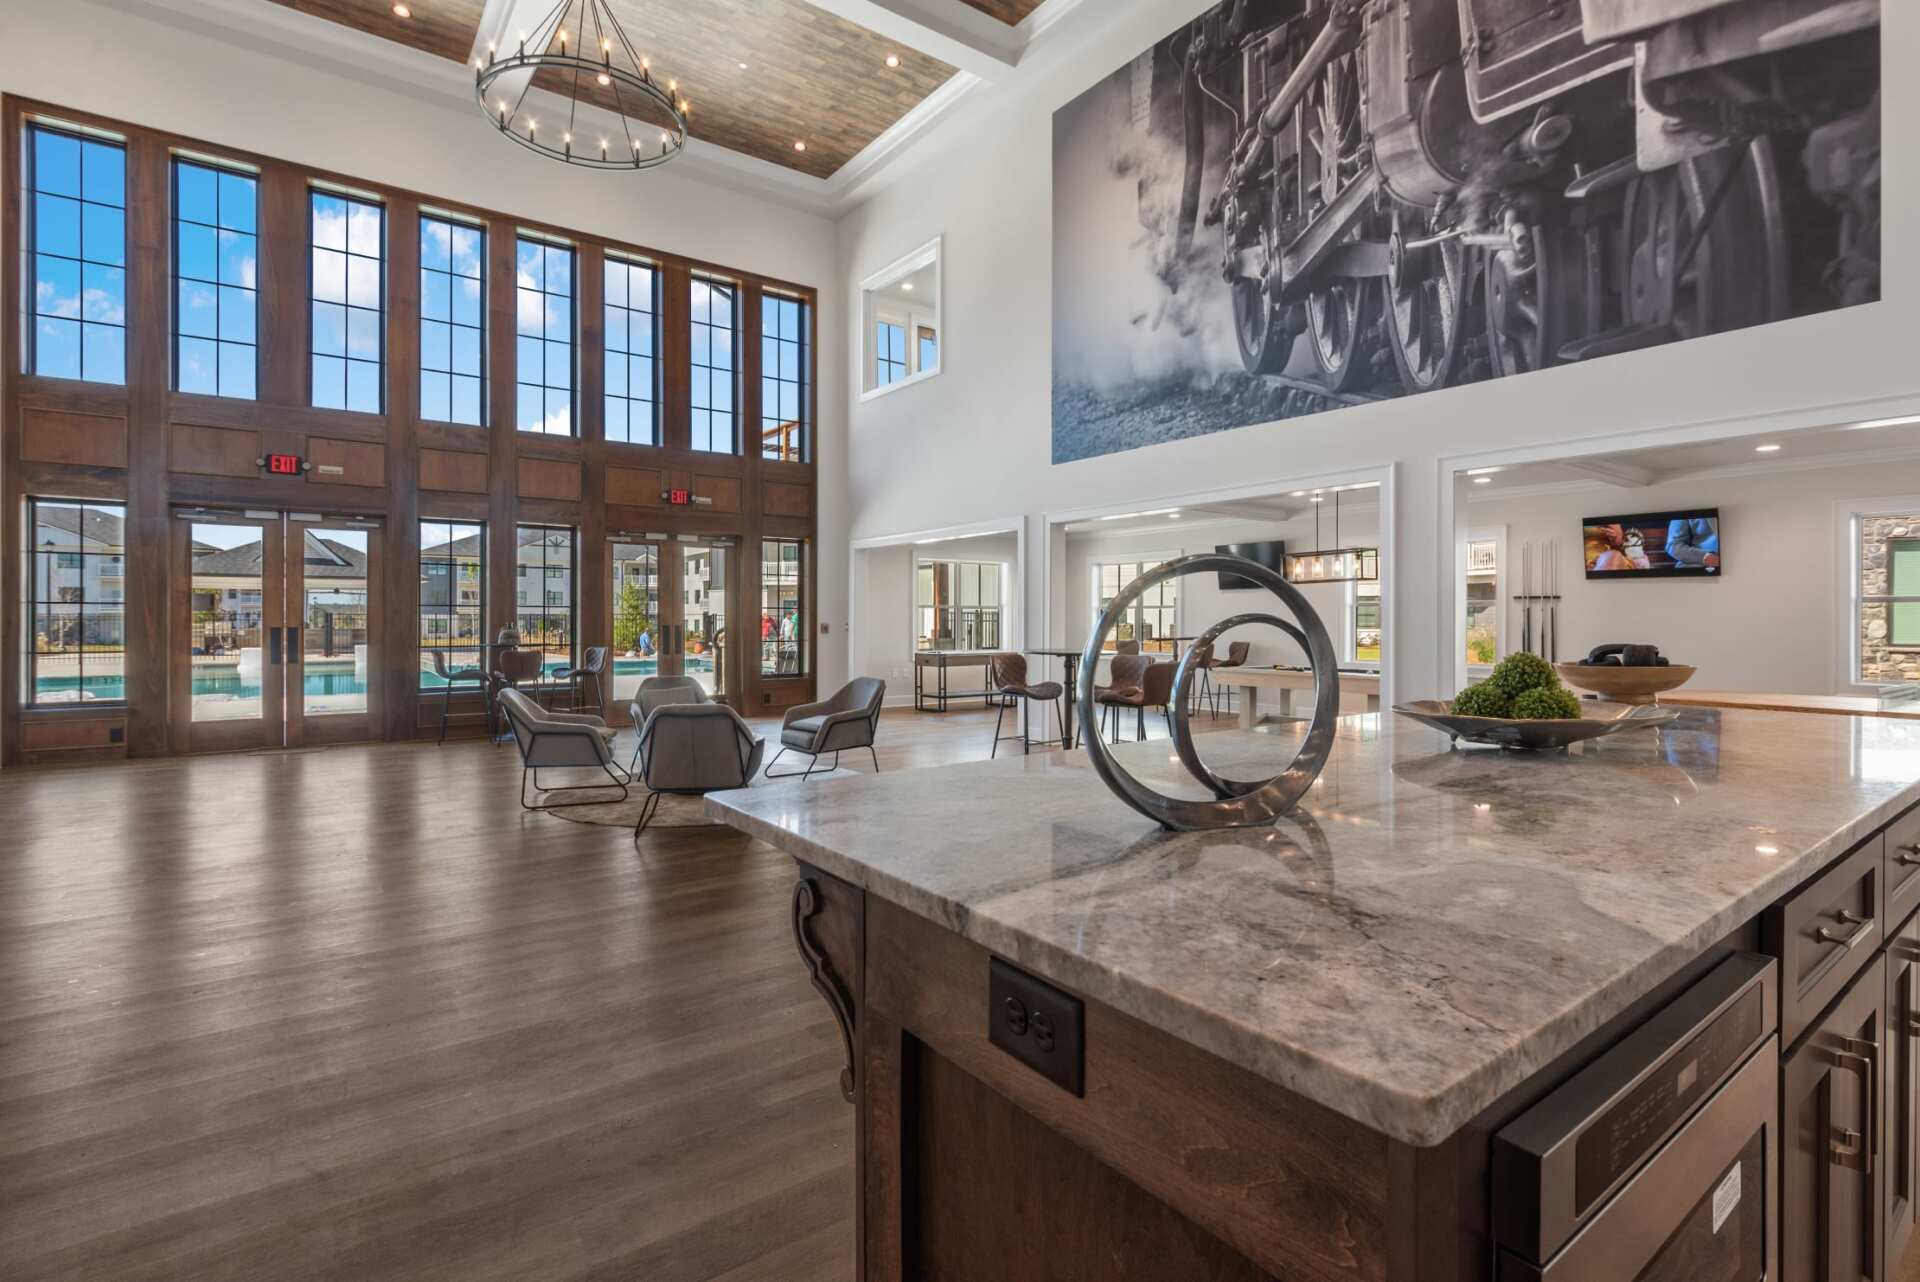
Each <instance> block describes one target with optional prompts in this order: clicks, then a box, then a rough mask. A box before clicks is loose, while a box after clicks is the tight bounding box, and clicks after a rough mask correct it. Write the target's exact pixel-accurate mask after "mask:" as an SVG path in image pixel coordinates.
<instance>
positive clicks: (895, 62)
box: [887, 53, 900, 67]
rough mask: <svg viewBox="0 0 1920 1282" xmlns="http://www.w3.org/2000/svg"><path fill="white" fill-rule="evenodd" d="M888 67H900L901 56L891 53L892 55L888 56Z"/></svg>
mask: <svg viewBox="0 0 1920 1282" xmlns="http://www.w3.org/2000/svg"><path fill="white" fill-rule="evenodd" d="M887 65H888V66H889V67H897V66H899V65H900V55H899V54H897V53H890V54H888V55H887Z"/></svg>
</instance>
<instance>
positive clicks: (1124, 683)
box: [1093, 654, 1153, 743]
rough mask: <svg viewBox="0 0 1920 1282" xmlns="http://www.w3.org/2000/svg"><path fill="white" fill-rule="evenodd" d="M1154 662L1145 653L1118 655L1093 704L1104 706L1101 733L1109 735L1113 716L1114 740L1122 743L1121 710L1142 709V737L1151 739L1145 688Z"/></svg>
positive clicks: (1101, 716) (1097, 691) (1096, 690)
mask: <svg viewBox="0 0 1920 1282" xmlns="http://www.w3.org/2000/svg"><path fill="white" fill-rule="evenodd" d="M1152 666H1153V661H1152V660H1151V659H1149V658H1147V657H1146V656H1145V655H1144V654H1116V655H1114V656H1113V663H1112V666H1111V668H1110V669H1109V671H1110V673H1111V675H1110V677H1109V680H1108V683H1107V684H1106V685H1104V686H1095V687H1094V689H1093V701H1094V702H1095V703H1097V704H1099V705H1100V727H1101V733H1103V734H1104V733H1106V724H1107V716H1108V714H1109V713H1111V714H1112V716H1113V741H1114V742H1115V743H1118V742H1119V741H1120V710H1121V709H1122V708H1134V709H1136V710H1140V716H1139V726H1138V734H1139V737H1140V738H1142V739H1144V738H1146V737H1147V723H1146V713H1145V711H1144V709H1145V708H1146V706H1147V703H1146V690H1145V689H1144V686H1145V682H1146V678H1147V669H1148V668H1150V667H1152Z"/></svg>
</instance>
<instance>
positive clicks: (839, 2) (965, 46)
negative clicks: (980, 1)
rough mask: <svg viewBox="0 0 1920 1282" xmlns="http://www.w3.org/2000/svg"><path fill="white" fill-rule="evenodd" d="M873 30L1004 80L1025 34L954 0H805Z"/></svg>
mask: <svg viewBox="0 0 1920 1282" xmlns="http://www.w3.org/2000/svg"><path fill="white" fill-rule="evenodd" d="M808 3H810V4H812V5H813V6H814V7H815V8H816V9H825V10H826V11H827V12H828V13H831V14H835V15H837V16H839V17H842V18H845V19H846V20H847V21H848V22H851V23H854V24H856V25H858V26H862V27H865V28H866V29H867V30H868V31H871V32H873V33H874V34H875V35H878V36H884V37H885V38H886V39H888V40H897V41H899V42H900V43H901V44H903V45H905V46H906V47H907V48H909V49H915V50H918V51H919V52H921V53H924V54H926V55H927V56H928V57H930V58H938V59H939V60H940V61H942V62H944V63H947V64H948V65H949V66H954V67H958V68H959V69H960V70H962V71H970V72H972V73H973V74H974V75H976V76H978V77H980V79H982V80H987V81H997V80H1005V79H1006V78H1007V76H1008V75H1009V74H1010V73H1011V72H1012V71H1013V69H1014V67H1015V66H1016V65H1017V64H1018V63H1019V61H1020V54H1021V52H1022V49H1023V47H1024V45H1025V42H1026V37H1025V36H1023V35H1021V34H1020V33H1019V32H1017V31H1016V30H1015V29H1014V28H1012V27H1008V26H1005V25H1004V24H1002V23H999V22H996V21H994V20H993V19H992V18H989V17H988V16H987V15H986V14H984V13H981V12H980V11H979V10H978V9H970V8H968V7H967V6H966V5H964V4H961V3H960V0H808Z"/></svg>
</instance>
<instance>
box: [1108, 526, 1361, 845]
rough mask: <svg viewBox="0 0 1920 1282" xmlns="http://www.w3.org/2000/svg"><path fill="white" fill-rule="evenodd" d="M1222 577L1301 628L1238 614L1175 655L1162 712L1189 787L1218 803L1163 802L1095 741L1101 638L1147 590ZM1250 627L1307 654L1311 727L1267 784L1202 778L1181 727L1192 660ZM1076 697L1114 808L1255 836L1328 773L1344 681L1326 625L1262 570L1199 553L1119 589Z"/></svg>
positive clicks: (1168, 824) (1175, 824)
mask: <svg viewBox="0 0 1920 1282" xmlns="http://www.w3.org/2000/svg"><path fill="white" fill-rule="evenodd" d="M1221 571H1224V572H1226V573H1229V574H1232V575H1235V576H1237V577H1239V578H1243V579H1247V580H1249V581H1250V582H1253V583H1256V584H1258V585H1259V586H1260V587H1263V588H1265V589H1267V591H1269V592H1271V593H1273V594H1274V595H1275V596H1277V597H1279V598H1280V601H1281V604H1283V605H1285V606H1286V607H1287V609H1288V610H1289V611H1290V612H1291V613H1292V614H1293V617H1294V618H1295V619H1296V620H1298V623H1299V626H1295V625H1294V624H1291V623H1288V622H1287V621H1286V620H1284V619H1281V618H1279V617H1278V616H1276V615H1271V614H1236V615H1233V616H1231V617H1229V618H1226V619H1222V620H1221V621H1220V622H1219V623H1216V624H1214V625H1213V626H1212V627H1211V628H1208V629H1207V631H1206V632H1205V633H1204V634H1203V635H1202V636H1201V637H1200V638H1199V639H1198V640H1196V641H1195V642H1194V644H1193V646H1192V647H1191V648H1190V649H1189V650H1188V651H1187V652H1186V654H1184V655H1182V656H1181V659H1180V666H1179V667H1178V668H1177V669H1176V670H1175V672H1174V677H1173V694H1172V699H1173V703H1172V705H1171V706H1170V707H1169V708H1168V709H1167V717H1168V720H1169V721H1170V722H1171V724H1172V728H1173V743H1174V750H1175V751H1176V752H1177V753H1178V754H1179V756H1180V761H1181V763H1182V764H1184V765H1185V766H1186V767H1187V769H1188V770H1189V771H1191V772H1192V773H1193V776H1194V778H1196V779H1198V780H1199V781H1200V782H1201V783H1203V784H1205V785H1206V787H1207V790H1208V791H1209V792H1211V793H1213V794H1214V798H1215V799H1214V800H1211V801H1191V800H1184V799H1181V798H1177V797H1167V796H1163V795H1161V794H1160V793H1158V792H1155V791H1154V790H1153V789H1151V788H1149V787H1147V786H1146V785H1145V784H1143V783H1141V782H1140V781H1139V780H1138V779H1135V778H1134V777H1133V776H1132V775H1130V774H1128V773H1127V772H1126V771H1124V770H1122V769H1121V768H1120V766H1119V765H1118V763H1116V762H1115V761H1114V759H1113V754H1112V753H1111V752H1110V751H1109V750H1108V748H1107V745H1106V743H1105V742H1104V741H1103V740H1102V739H1101V737H1100V726H1099V715H1098V712H1097V705H1096V704H1095V703H1094V698H1093V674H1094V666H1095V664H1097V663H1098V662H1099V659H1100V655H1101V651H1102V648H1103V646H1104V645H1105V643H1106V639H1107V634H1108V633H1109V632H1111V631H1113V628H1114V625H1115V624H1116V623H1118V622H1119V620H1120V616H1121V615H1122V614H1124V613H1125V612H1126V610H1127V608H1128V607H1129V606H1131V605H1132V604H1133V603H1134V602H1135V601H1137V600H1139V599H1140V597H1141V595H1142V594H1144V593H1145V592H1146V591H1147V590H1148V589H1149V588H1153V587H1157V586H1159V585H1160V584H1162V583H1165V582H1166V581H1167V580H1169V579H1178V578H1185V577H1186V576H1187V575H1189V574H1206V573H1218V572H1221ZM1248 623H1267V624H1271V625H1273V626H1274V627H1277V628H1279V629H1280V630H1281V631H1283V632H1285V633H1287V634H1288V635H1289V636H1291V637H1293V638H1294V640H1296V641H1298V642H1299V643H1300V645H1301V647H1302V648H1303V649H1305V650H1306V652H1307V663H1308V665H1309V666H1310V667H1311V669H1312V671H1313V719H1312V721H1310V722H1309V723H1308V725H1307V734H1306V738H1305V739H1304V740H1302V741H1301V744H1300V747H1299V749H1298V751H1296V752H1295V754H1294V758H1293V760H1292V761H1291V762H1290V763H1288V765H1287V767H1286V769H1284V770H1282V771H1280V773H1278V774H1276V775H1274V776H1273V777H1272V778H1269V779H1261V780H1241V779H1226V778H1222V777H1221V776H1220V775H1218V774H1216V773H1214V772H1213V771H1212V770H1210V769H1208V768H1207V766H1206V764H1205V763H1203V762H1202V761H1201V760H1200V754H1199V753H1198V752H1197V751H1195V749H1194V746H1193V731H1192V729H1191V728H1190V727H1189V726H1188V725H1187V691H1188V689H1189V688H1190V686H1191V682H1192V677H1193V674H1194V672H1195V670H1196V663H1197V657H1198V656H1199V655H1200V654H1201V653H1202V652H1203V651H1204V649H1205V648H1206V646H1208V645H1209V644H1211V643H1212V642H1213V641H1214V640H1216V639H1217V638H1218V637H1219V636H1220V635H1221V634H1222V633H1224V632H1226V631H1227V630H1228V629H1229V628H1236V627H1239V626H1241V625H1243V624H1248ZM1075 685H1076V689H1075V691H1074V693H1075V696H1076V698H1077V699H1078V701H1079V704H1080V737H1081V739H1082V740H1083V741H1084V742H1085V743H1086V745H1087V754H1088V755H1089V756H1090V757H1092V759H1093V769H1094V773H1095V774H1097V775H1099V776H1100V778H1101V780H1102V782H1104V783H1105V784H1106V785H1107V787H1109V788H1111V789H1113V791H1114V794H1115V795H1116V796H1118V797H1119V798H1120V800H1122V801H1124V802H1126V803H1127V804H1128V805H1129V806H1132V807H1133V808H1134V809H1135V810H1138V811H1139V812H1140V813H1141V814H1143V815H1145V816H1146V817H1147V818H1149V819H1151V820H1153V821H1154V822H1155V823H1157V824H1159V825H1160V826H1161V827H1163V828H1168V829H1172V830H1173V831H1176V832H1200V831H1205V830H1207V829H1214V828H1252V827H1257V826H1261V825H1264V824H1270V823H1272V822H1274V821H1275V820H1276V819H1278V818H1280V817H1281V816H1282V815H1284V814H1286V813H1287V812H1288V811H1290V810H1292V809H1293V807H1294V806H1295V805H1297V804H1298V803H1299V801H1300V798H1301V797H1303V796H1305V795H1306V791H1307V789H1308V788H1310V787H1312V786H1313V781H1314V780H1315V779H1317V778H1319V777H1320V772H1321V771H1322V770H1323V769H1325V768H1326V764H1327V755H1328V754H1329V753H1330V752H1331V751H1332V749H1333V727H1334V721H1335V720H1336V719H1337V718H1338V717H1339V715H1340V681H1339V676H1338V671H1337V661H1336V659H1335V658H1334V653H1333V639H1332V638H1331V637H1329V636H1328V635H1327V628H1326V625H1325V624H1323V623H1322V622H1320V616H1319V614H1317V613H1316V612H1315V611H1314V608H1313V606H1311V605H1310V604H1308V602H1307V598H1306V597H1305V596H1303V595H1302V594H1301V592H1300V590H1299V589H1298V588H1296V587H1294V586H1293V584H1291V583H1289V582H1287V581H1286V579H1284V578H1282V577H1281V576H1280V575H1279V574H1277V573H1275V572H1274V571H1273V570H1271V569H1268V568H1267V567H1266V566H1264V565H1261V564H1259V563H1257V562H1254V561H1249V560H1247V559H1245V558H1244V557H1237V556H1229V555H1227V554H1226V553H1224V552H1200V553H1196V554H1195V555H1193V556H1183V557H1181V558H1179V559H1178V560H1174V561H1168V562H1167V563H1166V564H1165V565H1160V566H1156V567H1155V568H1153V569H1151V570H1148V571H1147V572H1146V573H1145V574H1142V575H1141V576H1140V577H1139V578H1137V579H1135V580H1134V581H1133V582H1131V583H1129V584H1127V586H1126V587H1124V588H1122V589H1121V590H1120V594H1119V595H1118V596H1116V597H1114V598H1113V600H1112V601H1111V602H1110V603H1108V605H1107V608H1106V610H1105V612H1104V613H1102V614H1101V616H1100V619H1099V622H1098V623H1097V624H1095V626H1094V629H1093V634H1092V635H1091V636H1090V637H1088V638H1087V648H1086V650H1085V651H1084V652H1083V653H1082V654H1081V656H1080V671H1079V674H1078V678H1077V680H1076V683H1075Z"/></svg>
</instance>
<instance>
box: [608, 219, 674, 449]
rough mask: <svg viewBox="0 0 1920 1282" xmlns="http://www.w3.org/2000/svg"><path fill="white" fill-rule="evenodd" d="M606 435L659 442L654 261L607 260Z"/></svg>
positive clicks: (657, 303)
mask: <svg viewBox="0 0 1920 1282" xmlns="http://www.w3.org/2000/svg"><path fill="white" fill-rule="evenodd" d="M606 295H607V297H606V325H605V332H606V345H607V351H606V383H607V390H606V414H607V439H608V440H609V441H620V442H623V443H625V444H627V445H658V444H659V443H660V363H659V360H658V358H657V353H658V352H659V350H660V273H659V272H658V271H656V270H655V269H654V266H653V264H652V263H648V262H643V261H641V260H640V259H637V258H625V257H622V256H620V255H618V254H608V255H607V259H606Z"/></svg>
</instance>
